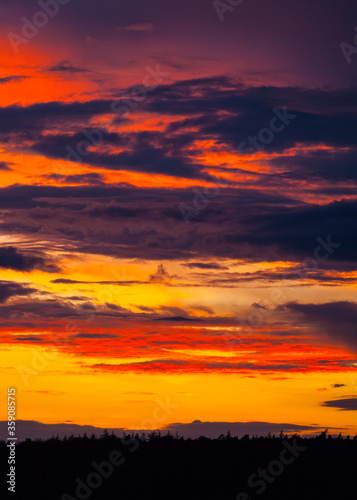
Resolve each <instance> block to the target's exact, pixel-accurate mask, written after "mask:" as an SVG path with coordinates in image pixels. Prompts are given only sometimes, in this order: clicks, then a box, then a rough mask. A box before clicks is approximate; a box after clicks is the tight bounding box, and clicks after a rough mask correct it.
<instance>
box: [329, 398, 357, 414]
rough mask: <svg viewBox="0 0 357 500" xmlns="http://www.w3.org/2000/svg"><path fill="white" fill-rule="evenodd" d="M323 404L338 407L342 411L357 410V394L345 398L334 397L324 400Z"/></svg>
mask: <svg viewBox="0 0 357 500" xmlns="http://www.w3.org/2000/svg"><path fill="white" fill-rule="evenodd" d="M321 406H326V407H327V408H336V409H338V410H341V411H357V396H353V397H348V396H346V397H345V398H344V399H334V400H332V401H324V402H323V403H321Z"/></svg>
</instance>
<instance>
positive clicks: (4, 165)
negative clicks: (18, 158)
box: [0, 161, 11, 170]
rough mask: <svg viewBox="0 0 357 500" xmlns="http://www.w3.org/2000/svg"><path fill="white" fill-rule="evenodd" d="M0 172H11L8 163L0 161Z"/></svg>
mask: <svg viewBox="0 0 357 500" xmlns="http://www.w3.org/2000/svg"><path fill="white" fill-rule="evenodd" d="M0 170H11V168H10V167H9V165H8V163H6V162H4V161H0Z"/></svg>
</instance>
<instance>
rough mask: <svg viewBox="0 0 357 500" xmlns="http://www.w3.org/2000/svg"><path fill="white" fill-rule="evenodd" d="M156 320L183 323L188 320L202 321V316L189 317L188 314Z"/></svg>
mask: <svg viewBox="0 0 357 500" xmlns="http://www.w3.org/2000/svg"><path fill="white" fill-rule="evenodd" d="M156 321H174V322H175V323H182V322H186V321H193V322H197V321H202V319H200V318H189V317H186V316H168V317H166V318H157V319H156Z"/></svg>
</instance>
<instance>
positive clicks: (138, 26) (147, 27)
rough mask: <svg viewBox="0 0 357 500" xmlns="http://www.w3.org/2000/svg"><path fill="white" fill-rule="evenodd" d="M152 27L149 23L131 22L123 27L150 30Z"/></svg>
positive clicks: (134, 29) (126, 29) (132, 29)
mask: <svg viewBox="0 0 357 500" xmlns="http://www.w3.org/2000/svg"><path fill="white" fill-rule="evenodd" d="M153 29H154V25H153V24H151V23H138V24H131V25H130V26H125V28H123V30H125V31H152V30H153Z"/></svg>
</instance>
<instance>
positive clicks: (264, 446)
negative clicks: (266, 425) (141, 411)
mask: <svg viewBox="0 0 357 500" xmlns="http://www.w3.org/2000/svg"><path fill="white" fill-rule="evenodd" d="M0 454H1V464H2V466H1V475H2V483H3V484H2V487H4V486H5V482H6V479H5V476H6V474H7V473H8V472H9V471H8V469H9V465H8V464H7V459H8V455H9V447H7V443H4V442H0ZM356 459H357V439H356V438H354V439H350V438H347V439H345V438H344V439H343V438H341V437H339V438H332V437H327V435H326V433H322V434H321V436H319V437H315V438H308V439H307V438H305V439H303V438H300V437H298V436H292V437H291V436H290V437H286V436H283V435H280V436H279V437H267V438H257V437H256V438H251V439H250V438H249V437H248V436H245V437H243V438H241V439H238V438H235V437H231V436H230V435H226V436H220V438H219V439H213V440H212V439H208V438H203V437H202V438H199V439H197V440H191V439H186V440H185V439H183V438H178V437H176V438H174V437H173V436H158V435H156V434H152V435H151V436H149V437H147V438H145V437H144V436H142V437H139V436H138V435H136V436H126V437H125V438H123V439H120V438H118V437H115V436H110V435H108V434H104V435H103V436H102V437H101V438H100V439H95V438H94V437H93V438H88V437H82V438H79V437H78V438H76V437H71V438H68V439H64V440H59V439H56V438H53V439H50V440H48V441H30V440H27V441H25V442H22V443H20V444H18V445H17V447H16V470H15V480H16V492H15V494H13V493H11V492H7V493H8V494H7V495H6V496H3V495H1V498H14V499H16V500H42V499H46V500H74V499H78V500H86V499H91V500H96V499H98V500H211V499H212V500H248V499H251V500H254V499H258V498H259V499H262V500H270V499H271V500H273V499H274V500H295V499H296V500H297V499H299V500H320V499H321V500H330V499H331V500H342V499H343V500H356V499H357V479H356V477H357V476H356ZM4 479H5V480H4ZM7 479H9V478H7ZM8 486H10V485H9V484H8V485H7V486H5V490H6V489H7V487H8Z"/></svg>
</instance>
